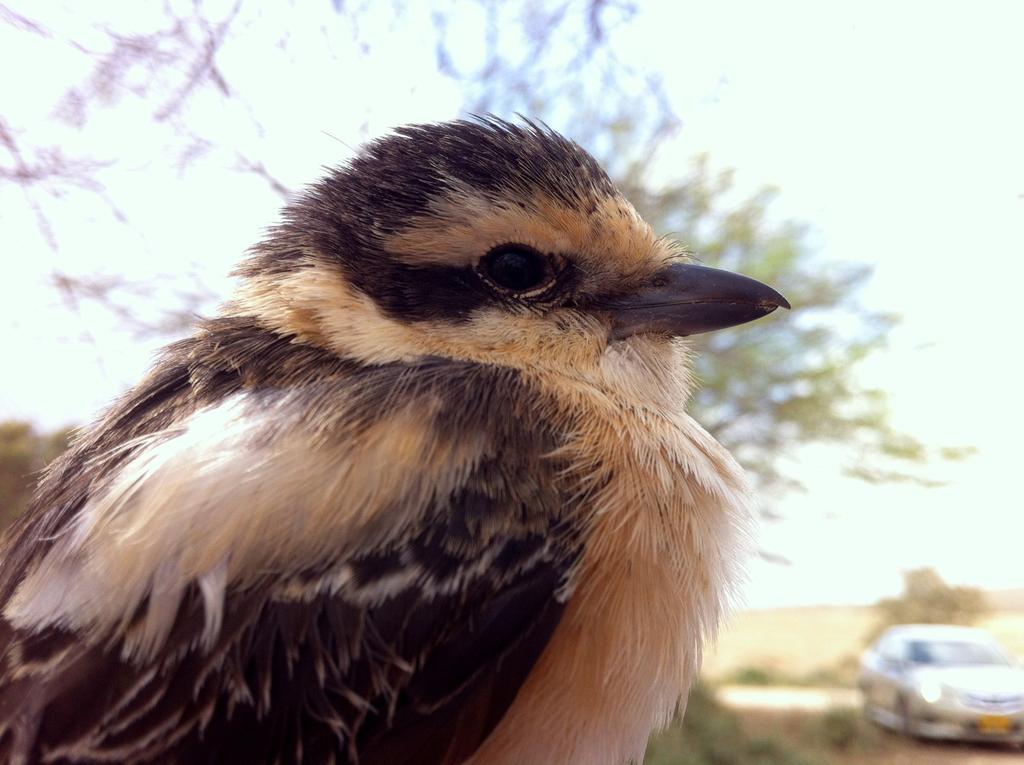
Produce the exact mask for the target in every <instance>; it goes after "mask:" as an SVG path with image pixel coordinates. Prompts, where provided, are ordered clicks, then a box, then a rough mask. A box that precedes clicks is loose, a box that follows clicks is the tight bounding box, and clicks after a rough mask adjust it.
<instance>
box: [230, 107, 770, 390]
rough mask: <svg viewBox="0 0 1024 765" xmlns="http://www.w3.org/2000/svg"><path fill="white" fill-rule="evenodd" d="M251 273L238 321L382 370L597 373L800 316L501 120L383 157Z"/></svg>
mask: <svg viewBox="0 0 1024 765" xmlns="http://www.w3.org/2000/svg"><path fill="white" fill-rule="evenodd" d="M240 273H241V275H242V276H243V277H244V282H243V286H242V288H241V290H240V292H239V294H238V298H237V300H236V301H235V302H234V303H233V304H232V305H233V306H234V308H235V310H236V311H239V312H244V313H246V314H248V315H253V316H255V317H256V318H257V319H258V320H259V321H261V322H263V323H266V324H269V325H270V326H272V327H273V328H274V329H275V330H277V331H279V332H283V333H286V334H292V335H295V336H296V337H298V338H299V339H300V340H301V341H304V342H311V343H314V344H317V345H320V346H322V347H326V348H328V349H330V350H332V351H333V352H335V353H337V354H339V355H341V356H345V357H350V358H354V359H358V360H360V361H362V362H366V363H386V362H393V361H412V360H415V359H417V358H423V357H445V358H454V359H460V360H471V361H478V362H484V363H491V364H498V365H505V366H511V367H515V368H521V369H527V368H545V369H554V370H557V369H566V370H568V369H580V368H586V367H587V366H588V365H594V364H598V363H600V359H601V357H602V355H603V354H604V353H605V352H606V351H607V350H608V349H609V348H611V347H615V346H616V345H617V344H620V343H626V344H634V345H636V344H641V345H643V346H644V347H646V348H658V347H662V346H666V345H668V344H670V342H671V339H672V338H677V337H682V336H687V335H692V334H696V333H700V332H707V331H710V330H715V329H720V328H724V327H728V326H732V325H735V324H740V323H743V322H746V321H750V320H753V319H756V318H759V317H761V316H764V315H766V314H768V313H771V312H772V311H773V310H775V309H776V308H777V307H779V306H784V307H787V308H788V307H789V305H788V303H787V302H786V300H785V298H783V297H782V296H781V295H780V294H779V293H778V292H776V291H775V290H773V289H771V288H770V287H767V286H766V285H763V284H761V283H760V282H757V281H755V280H753V279H749V278H747V277H744V276H740V275H737V274H732V273H729V272H726V271H720V270H717V269H711V268H705V267H703V266H699V265H695V264H693V263H689V262H687V261H686V259H685V257H684V255H683V253H682V251H681V249H680V248H679V247H678V246H676V245H674V244H672V243H671V242H669V241H667V240H665V239H663V238H659V237H658V236H656V235H655V233H654V232H653V231H652V229H651V227H650V226H649V225H648V224H647V223H645V222H644V221H643V219H642V218H641V217H640V216H639V215H638V214H637V212H636V210H635V209H634V208H633V207H632V205H631V204H630V203H629V202H628V201H627V200H626V199H625V198H624V197H623V196H622V195H621V194H620V193H619V192H618V191H617V189H616V188H615V186H614V185H613V184H612V182H611V181H610V180H609V178H608V176H607V174H606V173H605V172H604V170H602V169H601V167H600V166H599V165H598V164H597V162H596V161H595V160H594V159H593V157H591V156H590V155H589V154H588V153H587V152H585V151H584V150H583V149H582V148H581V147H579V146H578V145H576V144H575V143H573V142H572V141H570V140H567V139H566V138H563V137H562V136H560V135H558V134H556V133H554V132H552V131H551V130H549V129H547V128H544V127H540V126H537V125H535V124H533V123H526V124H523V125H519V124H512V123H508V122H505V121H501V120H497V119H493V118H488V119H481V120H475V121H456V122H450V123H444V124H434V125H417V126H409V127H404V128H400V129H398V130H396V131H395V132H394V133H393V134H392V135H389V136H387V137H385V138H382V139H379V140H377V141H374V142H372V143H370V144H369V145H368V146H367V147H365V148H364V149H363V150H362V151H361V152H360V153H359V154H358V155H357V156H356V157H355V159H353V160H352V161H351V163H350V164H348V165H347V166H346V167H343V168H341V169H338V170H336V171H333V172H331V173H330V174H329V175H328V176H327V177H326V178H324V179H323V180H322V181H320V182H319V183H317V184H316V185H314V186H312V187H311V188H309V189H308V190H307V191H306V192H305V193H304V194H303V195H302V196H301V197H300V198H299V199H298V200H297V201H296V202H295V203H293V204H292V205H291V206H289V207H288V208H287V209H286V212H285V216H284V221H283V223H282V224H281V225H279V226H278V227H277V228H275V229H273V230H272V231H271V233H270V235H269V237H268V239H267V240H266V241H265V242H263V243H262V244H261V245H259V246H258V247H257V248H255V250H254V251H253V253H252V254H251V257H250V258H249V259H248V261H247V262H246V263H245V264H244V266H243V267H242V269H241V271H240Z"/></svg>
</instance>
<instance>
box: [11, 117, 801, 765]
mask: <svg viewBox="0 0 1024 765" xmlns="http://www.w3.org/2000/svg"><path fill="white" fill-rule="evenodd" d="M236 276H237V286H236V288H235V289H234V291H233V292H232V293H231V295H230V296H229V297H228V298H227V299H226V302H225V303H224V304H223V305H222V306H221V307H220V308H219V309H218V310H217V311H216V313H215V314H214V315H212V316H211V317H209V318H206V319H203V320H200V321H198V323H197V325H196V326H195V328H194V330H193V331H192V333H191V334H190V335H189V336H187V337H186V338H185V339H181V340H178V341H175V342H172V343H171V344H169V345H168V346H167V347H166V348H164V349H163V351H162V352H161V353H160V354H159V355H158V357H157V358H156V359H155V360H154V362H153V365H152V367H151V368H150V370H149V371H148V373H147V374H146V375H145V377H144V378H143V379H142V380H141V381H140V382H139V383H138V384H137V385H135V386H134V387H132V388H130V389H129V390H127V392H125V393H124V394H123V395H122V396H121V397H120V398H119V399H117V400H116V401H115V402H114V403H113V404H112V405H111V407H110V408H109V409H108V410H107V411H106V412H105V413H104V414H102V415H101V416H100V417H99V418H98V419H97V421H96V422H95V423H93V424H92V425H91V426H89V427H87V428H85V429H83V430H82V431H80V432H79V433H78V435H77V436H76V437H75V439H74V440H73V442H72V444H71V446H70V448H69V450H68V451H67V452H66V453H65V454H64V455H63V456H62V457H61V458H59V459H58V460H56V461H55V463H54V464H53V465H52V466H51V467H50V468H49V469H48V470H47V472H46V473H45V475H44V476H43V477H42V479H41V481H40V485H39V488H38V491H37V493H36V495H35V498H34V500H33V503H32V505H31V507H30V509H29V510H28V512H26V513H25V514H24V515H23V516H22V517H21V518H20V519H19V520H18V521H17V522H16V523H15V524H14V525H13V526H12V527H11V528H10V529H9V530H8V532H7V533H6V536H5V537H4V540H3V543H2V544H3V547H2V564H0V760H2V761H3V762H7V763H15V764H28V763H43V762H45V763H64V764H68V765H71V764H74V765H81V764H84V763H90V764H91V763H111V762H117V763H129V764H140V763H188V764H189V765H191V764H193V763H257V764H259V763H281V764H282V765H299V764H300V763H318V764H319V763H335V764H336V765H341V764H343V763H344V764H346V765H396V764H401V763H412V764H413V765H513V764H514V765H521V764H522V763H531V764H536V765H624V764H625V763H634V762H639V761H640V760H641V759H642V757H643V754H644V750H645V747H646V745H647V741H648V737H649V736H650V735H651V733H652V731H655V730H657V729H659V728H661V727H663V726H665V725H667V724H668V723H669V722H670V721H671V720H672V719H673V717H674V715H676V714H677V713H678V712H679V711H680V710H681V709H682V708H683V706H684V705H685V701H686V697H687V693H688V689H689V687H690V685H691V683H692V682H693V680H694V677H695V674H696V672H697V670H698V667H699V664H700V661H701V653H702V650H703V645H704V643H705V641H706V640H708V639H710V637H711V636H712V635H713V634H714V632H715V629H716V626H717V625H718V623H719V622H720V620H721V618H722V616H723V613H724V612H725V611H726V609H727V608H728V605H729V603H730V601H731V599H732V598H733V596H734V593H735V590H736V587H737V582H738V581H739V579H740V578H741V571H742V565H743V564H742V558H743V551H744V549H745V547H746V545H747V539H748V536H749V531H748V522H749V519H750V516H751V506H752V500H751V494H750V490H749V489H748V484H747V481H746V480H745V478H744V475H743V471H742V470H741V468H740V467H739V466H738V464H737V462H736V461H735V460H734V459H733V457H732V456H730V454H729V453H728V452H727V451H726V450H725V448H724V447H722V446H721V445H720V444H718V443H717V442H716V441H715V440H714V439H713V438H712V437H711V435H709V434H708V432H706V431H705V430H704V429H703V428H702V427H701V426H700V425H699V424H698V423H697V422H696V421H695V420H694V419H693V418H691V417H690V415H688V414H687V412H686V408H685V406H686V402H687V400H688V399H689V398H690V396H691V394H692V393H693V391H694V388H695V382H694V377H693V373H692V361H691V356H690V353H691V352H690V349H689V346H688V345H687V343H688V341H687V340H686V338H687V337H688V336H690V335H694V334H698V333H702V332H709V331H713V330H719V329H725V328H728V327H732V326H735V325H739V324H742V323H745V322H748V321H752V320H754V319H758V318H761V317H763V316H766V315H768V314H769V313H771V312H772V311H774V310H776V309H777V308H780V307H783V308H789V307H790V306H789V304H788V302H787V301H786V299H785V298H784V297H783V296H782V295H781V294H779V293H778V292H777V291H776V290H774V289H773V288H771V287H769V286H767V285H765V284H762V283H761V282H759V281H756V280H754V279H752V278H749V277H746V276H742V275H739V274H735V273H731V272H727V271H723V270H718V269H714V268H709V267H706V266H703V265H701V264H700V263H698V262H696V261H695V260H694V259H693V258H692V257H691V256H690V255H688V254H687V251H686V250H685V248H683V247H682V246H681V245H679V244H677V243H674V242H673V241H671V240H669V239H666V238H664V237H660V236H658V235H656V234H655V232H654V231H653V230H652V228H651V227H650V226H649V225H648V224H647V223H646V222H645V221H644V220H643V219H642V218H641V216H640V215H639V214H638V213H637V211H636V210H635V209H634V207H633V206H632V205H631V204H630V203H629V202H628V201H627V200H626V199H625V197H624V196H623V195H622V193H621V192H620V191H619V190H618V189H617V188H616V186H615V185H614V184H613V182H612V181H611V180H610V179H609V176H608V174H607V173H606V172H605V170H604V169H602V167H601V166H600V165H599V163H598V162H597V161H596V160H595V159H594V158H593V157H592V156H591V155H590V154H588V153H587V152H586V151H585V150H584V149H583V148H581V147H580V146H579V145H578V144H576V143H574V142H573V141H571V140H570V139H568V138H565V137H563V136H562V135H561V134H559V133H557V132H555V131H554V130H553V129H551V128H549V127H547V126H546V125H544V124H543V123H540V122H537V121H532V120H528V119H525V118H517V119H516V120H515V121H506V120H503V119H500V118H498V117H494V116H480V117H470V118H464V119H458V120H454V121H450V122H442V123H426V124H415V125H409V126H405V127H399V128H397V129H395V130H393V131H392V132H390V133H388V134H387V135H385V136H384V137H381V138H377V139H376V140H373V141H371V142H369V143H367V144H366V145H364V146H363V147H362V148H361V149H360V150H359V151H358V152H356V154H355V156H354V157H353V158H352V159H350V160H348V161H347V162H346V163H345V164H343V165H341V166H339V167H336V168H334V169H330V170H328V171H326V174H325V175H324V177H323V178H322V179H321V180H319V181H318V182H316V183H313V184H312V185H310V186H309V187H308V188H306V190H305V191H303V192H300V193H299V194H297V195H296V196H295V197H294V198H293V200H292V201H290V202H289V203H287V205H286V207H285V209H284V211H283V214H282V216H281V218H280V220H279V222H278V223H277V224H276V225H274V226H273V227H271V228H270V229H268V230H267V232H266V234H265V236H264V238H263V240H262V241H261V242H260V243H258V244H257V245H255V246H254V247H253V248H252V249H251V250H250V251H249V252H248V253H247V254H246V255H245V257H244V258H243V259H242V260H241V262H240V265H239V266H238V268H237V271H236ZM738 331H742V330H738ZM69 384H73V382H72V381H70V380H69Z"/></svg>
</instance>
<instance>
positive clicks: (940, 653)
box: [908, 640, 1010, 666]
mask: <svg viewBox="0 0 1024 765" xmlns="http://www.w3.org/2000/svg"><path fill="white" fill-rule="evenodd" d="M908 649H909V650H908V655H909V658H910V661H912V662H913V663H914V664H938V665H942V666H963V665H966V664H997V665H1002V666H1006V665H1008V664H1009V663H1010V660H1009V658H1008V657H1007V656H1006V654H1005V653H1003V652H1002V650H1000V648H999V647H998V646H996V645H992V644H989V643H971V642H968V641H966V640H911V641H910V644H909V645H908Z"/></svg>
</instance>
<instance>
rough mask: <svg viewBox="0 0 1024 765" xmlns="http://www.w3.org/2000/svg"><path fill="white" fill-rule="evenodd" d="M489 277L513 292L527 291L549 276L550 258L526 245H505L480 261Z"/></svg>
mask: <svg viewBox="0 0 1024 765" xmlns="http://www.w3.org/2000/svg"><path fill="white" fill-rule="evenodd" d="M480 265H481V267H482V268H483V271H484V273H485V274H486V275H487V277H488V278H489V279H490V280H491V281H493V282H494V283H495V284H497V285H498V286H499V287H504V288H505V289H507V290H511V291H513V292H526V291H528V290H531V289H534V288H536V287H539V286H540V285H542V284H543V283H544V282H545V281H546V280H547V279H548V277H549V275H550V271H549V268H548V260H547V258H545V257H544V256H543V255H541V254H540V253H539V252H537V251H536V250H533V249H531V248H529V247H526V246H525V245H520V244H512V245H503V246H501V247H498V248H497V249H494V250H491V251H490V252H489V253H487V255H485V256H484V259H483V260H482V261H481V262H480Z"/></svg>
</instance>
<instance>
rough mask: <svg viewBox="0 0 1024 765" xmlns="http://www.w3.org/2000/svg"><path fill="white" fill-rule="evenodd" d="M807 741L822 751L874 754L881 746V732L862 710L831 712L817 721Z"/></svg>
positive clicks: (809, 727) (810, 727)
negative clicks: (873, 750) (871, 751)
mask: <svg viewBox="0 0 1024 765" xmlns="http://www.w3.org/2000/svg"><path fill="white" fill-rule="evenodd" d="M804 737H805V738H806V739H808V740H809V741H810V742H811V743H813V744H814V745H816V746H818V747H819V748H823V749H826V750H828V751H832V752H843V753H846V752H854V751H870V750H872V749H876V748H878V746H879V743H880V737H879V734H878V729H877V728H876V727H875V726H874V725H872V724H871V723H870V722H868V720H867V719H866V718H865V717H864V713H863V712H862V711H861V710H859V709H839V708H835V709H829V710H827V711H826V712H825V713H824V714H823V715H821V716H818V717H815V718H813V719H812V720H811V721H810V722H809V723H808V725H807V728H806V729H805V731H804Z"/></svg>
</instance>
